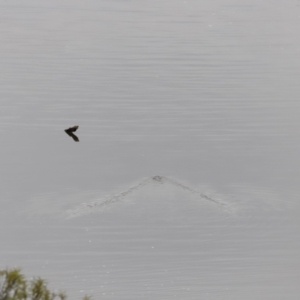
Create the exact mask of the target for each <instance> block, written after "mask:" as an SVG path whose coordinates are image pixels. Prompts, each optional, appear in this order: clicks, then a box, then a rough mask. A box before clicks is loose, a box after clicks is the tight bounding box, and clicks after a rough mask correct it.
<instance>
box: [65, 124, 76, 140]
mask: <svg viewBox="0 0 300 300" xmlns="http://www.w3.org/2000/svg"><path fill="white" fill-rule="evenodd" d="M78 127H79V126H77V125H76V126H73V127H70V128H68V129H65V132H66V134H67V135H69V136H70V137H71V138H72V139H73V140H74V141H75V142H79V138H78V136H77V135H75V134H74V133H73V132H75V131H76V130H77V129H78Z"/></svg>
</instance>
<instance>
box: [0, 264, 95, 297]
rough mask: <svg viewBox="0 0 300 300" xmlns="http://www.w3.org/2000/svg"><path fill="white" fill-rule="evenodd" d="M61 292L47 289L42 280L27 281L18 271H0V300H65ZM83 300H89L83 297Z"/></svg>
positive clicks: (64, 295) (45, 283)
mask: <svg viewBox="0 0 300 300" xmlns="http://www.w3.org/2000/svg"><path fill="white" fill-rule="evenodd" d="M65 299H67V295H66V294H65V293H63V292H59V293H55V292H52V291H50V290H49V289H48V287H47V282H46V281H45V280H44V279H42V278H34V279H32V280H27V279H26V278H25V276H24V275H23V274H22V273H21V270H20V269H11V270H0V300H65ZM83 300H90V297H88V296H85V297H84V298H83Z"/></svg>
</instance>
